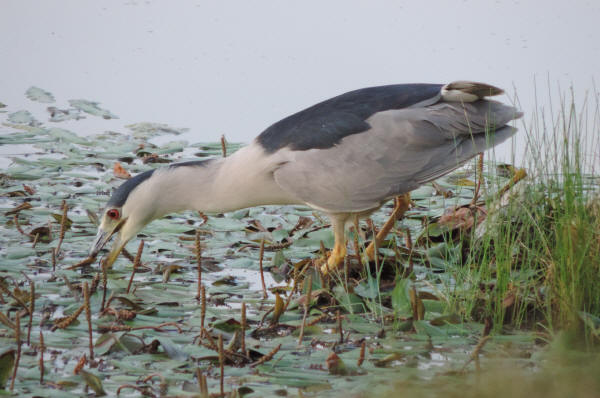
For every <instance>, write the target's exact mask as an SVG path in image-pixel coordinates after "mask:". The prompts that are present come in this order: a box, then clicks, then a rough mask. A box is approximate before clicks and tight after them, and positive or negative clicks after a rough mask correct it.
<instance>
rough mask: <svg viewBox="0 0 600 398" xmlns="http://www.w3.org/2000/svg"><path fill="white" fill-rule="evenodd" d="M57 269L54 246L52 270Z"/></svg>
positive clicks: (54, 248)
mask: <svg viewBox="0 0 600 398" xmlns="http://www.w3.org/2000/svg"><path fill="white" fill-rule="evenodd" d="M54 271H56V247H53V248H52V272H54Z"/></svg>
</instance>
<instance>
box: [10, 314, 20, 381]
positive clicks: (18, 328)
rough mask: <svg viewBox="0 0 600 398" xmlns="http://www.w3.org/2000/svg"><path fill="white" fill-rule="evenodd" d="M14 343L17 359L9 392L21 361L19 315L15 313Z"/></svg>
mask: <svg viewBox="0 0 600 398" xmlns="http://www.w3.org/2000/svg"><path fill="white" fill-rule="evenodd" d="M15 342H16V344H17V358H16V359H15V364H14V368H13V374H12V380H11V381H10V391H11V392H12V391H13V390H14V388H15V380H16V378H17V369H19V361H20V360H21V313H20V312H18V311H17V318H16V319H15Z"/></svg>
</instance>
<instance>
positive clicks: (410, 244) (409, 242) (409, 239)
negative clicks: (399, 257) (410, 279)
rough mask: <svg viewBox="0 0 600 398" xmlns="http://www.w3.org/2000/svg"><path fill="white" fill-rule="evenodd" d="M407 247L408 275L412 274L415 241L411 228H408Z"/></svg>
mask: <svg viewBox="0 0 600 398" xmlns="http://www.w3.org/2000/svg"><path fill="white" fill-rule="evenodd" d="M406 247H407V248H408V275H410V274H412V272H413V268H414V264H413V242H412V237H411V235H410V228H406Z"/></svg>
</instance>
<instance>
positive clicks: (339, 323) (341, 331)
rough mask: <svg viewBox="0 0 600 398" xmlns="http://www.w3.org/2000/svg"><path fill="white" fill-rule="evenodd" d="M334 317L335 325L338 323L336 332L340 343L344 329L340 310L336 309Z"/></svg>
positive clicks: (342, 340) (341, 342) (342, 341)
mask: <svg viewBox="0 0 600 398" xmlns="http://www.w3.org/2000/svg"><path fill="white" fill-rule="evenodd" d="M336 317H337V325H338V332H339V333H340V342H339V343H340V344H343V343H344V329H342V317H341V315H340V310H337V312H336Z"/></svg>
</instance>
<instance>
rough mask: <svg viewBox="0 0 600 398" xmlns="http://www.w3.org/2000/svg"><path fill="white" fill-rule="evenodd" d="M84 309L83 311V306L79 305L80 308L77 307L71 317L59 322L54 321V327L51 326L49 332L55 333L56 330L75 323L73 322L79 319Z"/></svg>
mask: <svg viewBox="0 0 600 398" xmlns="http://www.w3.org/2000/svg"><path fill="white" fill-rule="evenodd" d="M84 309H85V304H83V305H81V307H79V308H78V309H77V311H75V312H74V313H72V314H71V315H69V316H67V317H65V318H62V319H60V320H56V321H55V323H54V326H52V329H51V330H52V331H55V330H56V329H64V328H66V327H68V326H69V325H70V324H72V323H73V322H75V320H76V319H77V318H78V317H79V315H80V314H81V313H82V312H83V310H84Z"/></svg>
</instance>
